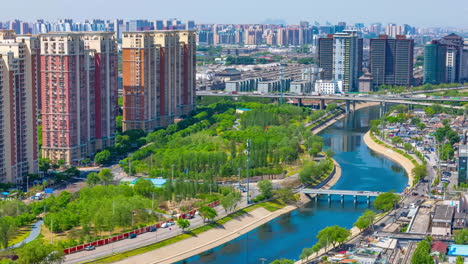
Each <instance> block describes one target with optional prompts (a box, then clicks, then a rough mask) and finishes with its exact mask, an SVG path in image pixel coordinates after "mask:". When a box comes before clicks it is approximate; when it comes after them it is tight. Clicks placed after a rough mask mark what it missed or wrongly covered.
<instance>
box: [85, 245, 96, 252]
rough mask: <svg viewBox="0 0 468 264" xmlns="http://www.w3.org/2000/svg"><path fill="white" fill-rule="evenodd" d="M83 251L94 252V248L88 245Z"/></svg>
mask: <svg viewBox="0 0 468 264" xmlns="http://www.w3.org/2000/svg"><path fill="white" fill-rule="evenodd" d="M84 249H85V250H86V251H91V250H95V249H96V247H95V246H91V245H90V246H87V247H85V248H84Z"/></svg>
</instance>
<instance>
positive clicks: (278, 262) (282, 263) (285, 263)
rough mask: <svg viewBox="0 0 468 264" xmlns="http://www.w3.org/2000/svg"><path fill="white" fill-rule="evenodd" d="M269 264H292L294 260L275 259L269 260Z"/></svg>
mask: <svg viewBox="0 0 468 264" xmlns="http://www.w3.org/2000/svg"><path fill="white" fill-rule="evenodd" d="M270 264H294V261H292V260H289V259H277V260H274V261H272V262H270Z"/></svg>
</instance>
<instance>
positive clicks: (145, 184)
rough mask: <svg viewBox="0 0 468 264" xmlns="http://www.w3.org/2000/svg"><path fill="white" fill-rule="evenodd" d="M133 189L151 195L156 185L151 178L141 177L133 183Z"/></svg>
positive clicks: (138, 192) (147, 195)
mask: <svg viewBox="0 0 468 264" xmlns="http://www.w3.org/2000/svg"><path fill="white" fill-rule="evenodd" d="M133 190H135V192H136V193H137V194H138V195H141V196H144V197H151V195H152V193H153V192H154V185H153V183H152V182H151V181H150V180H148V179H144V178H140V179H138V180H137V181H136V183H135V185H133Z"/></svg>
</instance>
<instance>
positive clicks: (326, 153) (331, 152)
mask: <svg viewBox="0 0 468 264" xmlns="http://www.w3.org/2000/svg"><path fill="white" fill-rule="evenodd" d="M325 156H327V157H329V158H332V157H333V156H335V152H334V151H333V149H331V148H327V149H326V150H325Z"/></svg>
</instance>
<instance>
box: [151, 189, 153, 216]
mask: <svg viewBox="0 0 468 264" xmlns="http://www.w3.org/2000/svg"><path fill="white" fill-rule="evenodd" d="M151 213H154V192H153V193H152V199H151Z"/></svg>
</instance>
